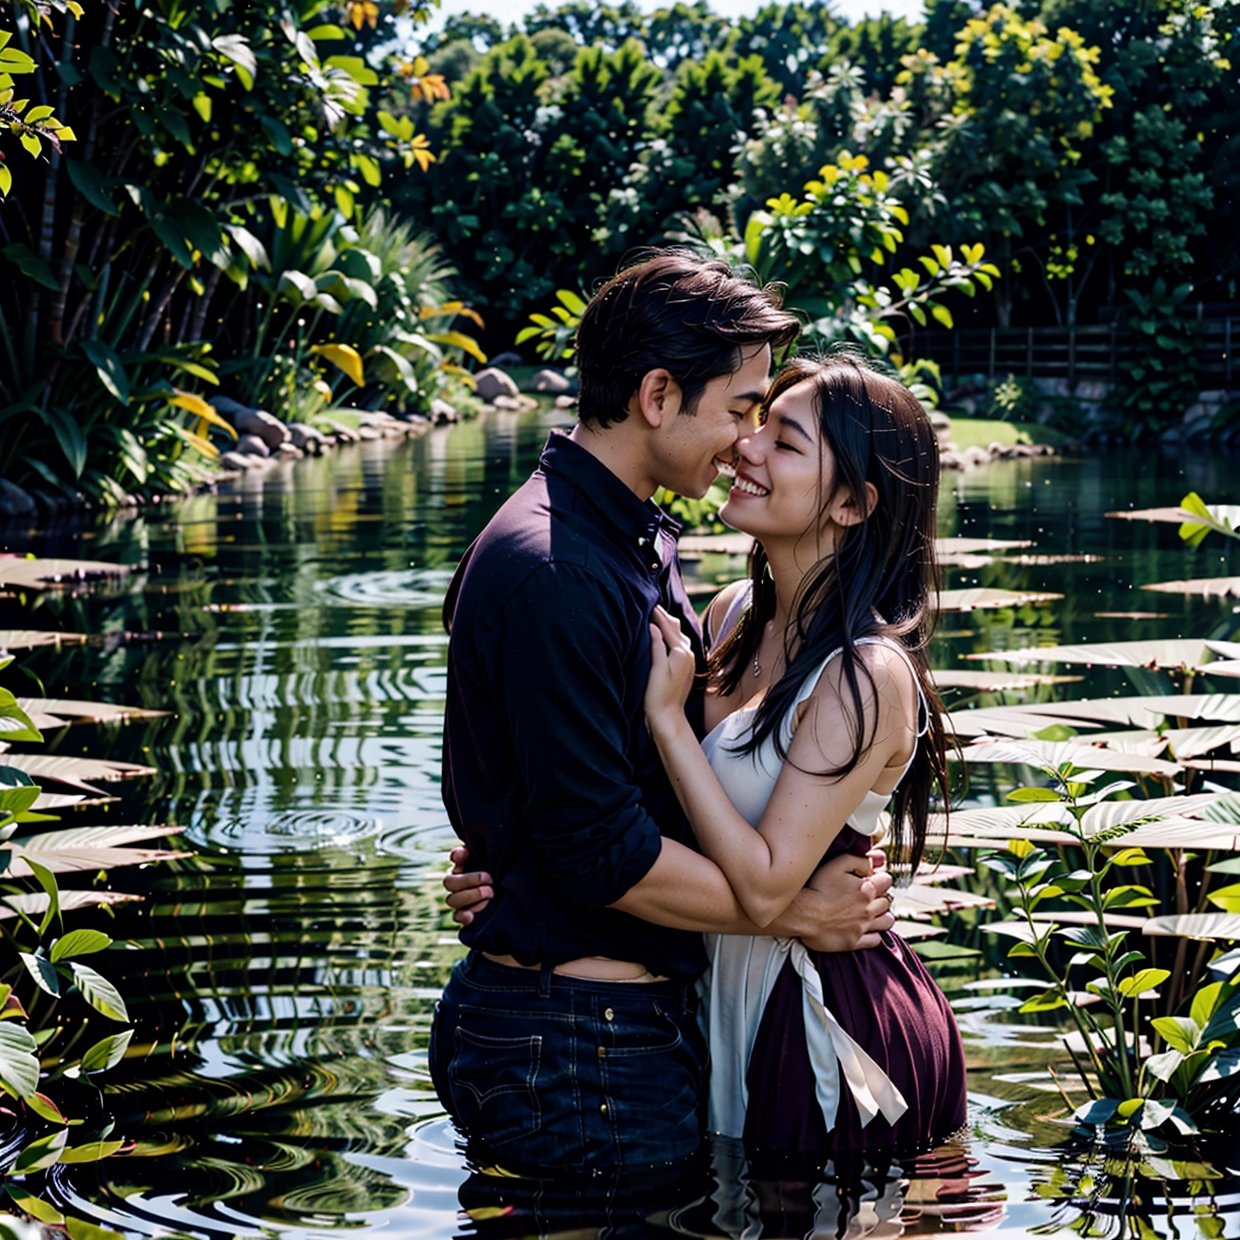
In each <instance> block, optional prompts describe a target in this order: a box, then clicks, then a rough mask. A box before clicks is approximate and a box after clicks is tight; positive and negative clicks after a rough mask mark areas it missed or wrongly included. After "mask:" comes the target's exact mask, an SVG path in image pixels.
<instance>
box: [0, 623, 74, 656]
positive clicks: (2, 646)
mask: <svg viewBox="0 0 1240 1240" xmlns="http://www.w3.org/2000/svg"><path fill="white" fill-rule="evenodd" d="M84 641H86V634H85V633H46V632H44V631H42V630H41V629H0V654H2V653H4V652H5V651H9V650H33V649H34V648H35V647H36V646H61V645H64V646H80V645H81V644H82V643H83V642H84Z"/></svg>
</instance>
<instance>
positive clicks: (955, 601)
mask: <svg viewBox="0 0 1240 1240" xmlns="http://www.w3.org/2000/svg"><path fill="white" fill-rule="evenodd" d="M1060 598H1063V595H1062V594H1054V593H1052V592H1050V591H1048V590H999V589H991V588H988V587H983V586H975V587H973V588H971V589H967V590H942V591H940V592H939V600H938V610H939V611H940V612H967V611H984V610H993V609H996V608H1000V607H1023V606H1024V605H1025V604H1026V603H1047V602H1050V601H1052V600H1054V599H1060Z"/></svg>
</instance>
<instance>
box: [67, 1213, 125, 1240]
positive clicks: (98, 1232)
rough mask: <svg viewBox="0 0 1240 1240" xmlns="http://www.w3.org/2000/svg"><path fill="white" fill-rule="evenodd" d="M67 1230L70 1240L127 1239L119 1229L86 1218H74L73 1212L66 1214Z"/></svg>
mask: <svg viewBox="0 0 1240 1240" xmlns="http://www.w3.org/2000/svg"><path fill="white" fill-rule="evenodd" d="M65 1230H66V1231H67V1232H68V1233H69V1240H125V1237H124V1236H122V1235H121V1233H120V1232H119V1231H113V1230H112V1229H111V1228H110V1227H100V1226H99V1225H98V1224H96V1223H88V1222H87V1221H86V1220H85V1219H81V1218H74V1217H73V1215H71V1214H69V1215H66V1216H65Z"/></svg>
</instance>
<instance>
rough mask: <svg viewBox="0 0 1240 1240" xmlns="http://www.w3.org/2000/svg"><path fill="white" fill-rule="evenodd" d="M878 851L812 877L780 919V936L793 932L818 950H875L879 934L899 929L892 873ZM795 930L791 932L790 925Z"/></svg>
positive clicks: (844, 859) (836, 862) (830, 865)
mask: <svg viewBox="0 0 1240 1240" xmlns="http://www.w3.org/2000/svg"><path fill="white" fill-rule="evenodd" d="M886 860H887V859H886V857H885V856H884V855H883V853H882V852H880V851H879V850H878V849H871V851H870V852H869V853H868V854H867V855H866V856H864V857H855V856H852V855H851V854H845V855H844V856H841V857H835V858H834V859H832V860H831V861H828V862H827V864H826V865H823V866H820V867H819V868H818V869H817V870H815V871H814V873H813V874H811V875H810V879H809V883H808V884H807V886H806V888H805V890H804V891H802V892H801V894H800V895H798V896H797V898H796V899H795V900H794V901H793V902H792V905H791V906H790V907H789V908H788V910H787V911H786V912H785V913H784V915H783V916H782V917H781V918H780V919H779V922H778V932H779V933H780V934H789V933H792V934H795V935H796V937H797V938H799V939H801V941H802V942H803V943H804V944H805V946H806V947H809V948H811V949H813V950H814V951H820V952H851V951H860V950H864V949H866V948H870V947H877V946H878V945H879V942H880V941H881V940H880V938H879V935H880V934H882V932H883V931H884V930H890V929H891V927H892V926H893V925H895V920H896V919H895V918H894V917H893V916H892V915H891V896H890V894H889V893H890V891H891V883H892V879H891V875H890V874H889V873H888V872H887V870H886V869H885V868H884V867H885V865H886ZM794 926H795V927H796V929H793V928H792V927H794Z"/></svg>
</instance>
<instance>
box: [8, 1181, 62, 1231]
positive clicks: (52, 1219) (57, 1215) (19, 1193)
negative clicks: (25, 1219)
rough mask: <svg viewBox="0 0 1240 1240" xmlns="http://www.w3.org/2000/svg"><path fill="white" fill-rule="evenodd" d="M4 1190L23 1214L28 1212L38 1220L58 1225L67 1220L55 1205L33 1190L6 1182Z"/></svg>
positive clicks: (53, 1225) (50, 1224)
mask: <svg viewBox="0 0 1240 1240" xmlns="http://www.w3.org/2000/svg"><path fill="white" fill-rule="evenodd" d="M4 1191H5V1192H6V1193H7V1194H8V1197H9V1200H10V1201H12V1202H13V1204H14V1205H15V1206H16V1207H17V1208H18V1209H19V1210H21V1211H22V1213H23V1214H28V1215H29V1216H30V1217H31V1218H32V1219H35V1220H36V1221H37V1222H40V1223H47V1224H48V1225H49V1226H52V1227H57V1226H59V1225H60V1224H62V1223H63V1222H64V1221H65V1216H64V1215H63V1214H61V1212H60V1211H59V1210H57V1209H56V1207H55V1206H54V1205H52V1204H51V1203H50V1202H47V1201H43V1200H42V1199H41V1198H39V1197H36V1196H35V1195H34V1194H33V1193H31V1192H27V1190H26V1189H24V1188H23V1187H22V1186H21V1185H20V1184H6V1185H5V1186H4ZM23 1234H24V1233H23Z"/></svg>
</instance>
